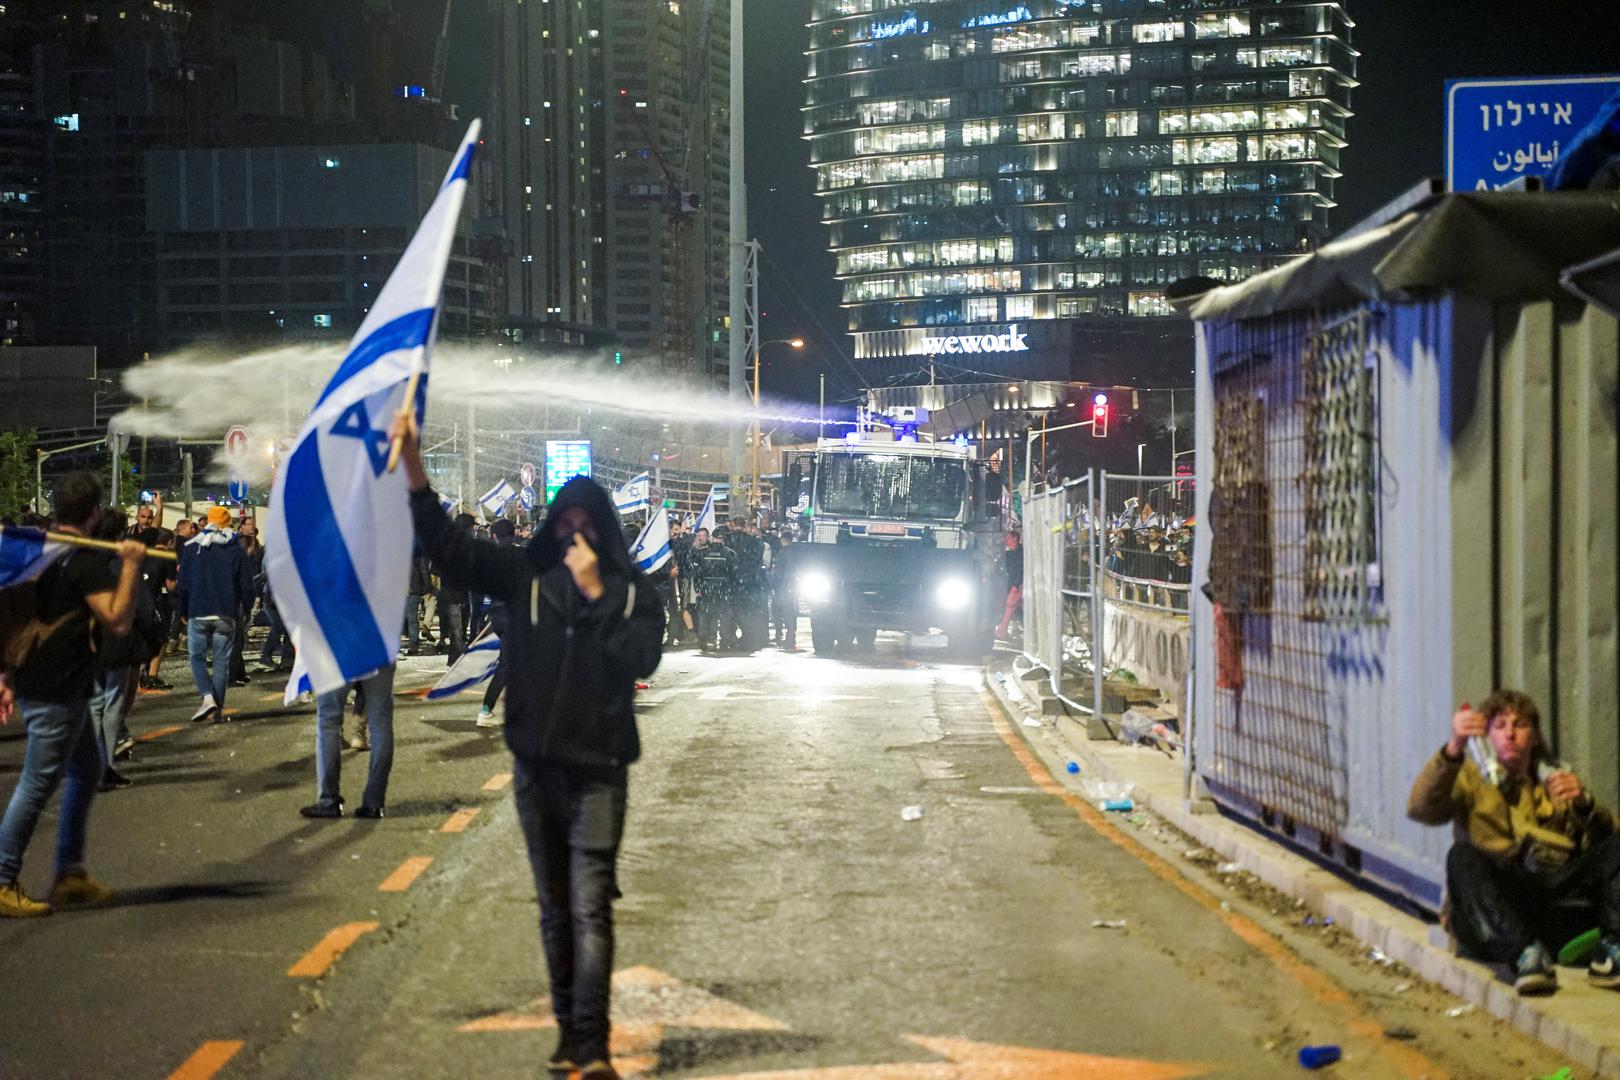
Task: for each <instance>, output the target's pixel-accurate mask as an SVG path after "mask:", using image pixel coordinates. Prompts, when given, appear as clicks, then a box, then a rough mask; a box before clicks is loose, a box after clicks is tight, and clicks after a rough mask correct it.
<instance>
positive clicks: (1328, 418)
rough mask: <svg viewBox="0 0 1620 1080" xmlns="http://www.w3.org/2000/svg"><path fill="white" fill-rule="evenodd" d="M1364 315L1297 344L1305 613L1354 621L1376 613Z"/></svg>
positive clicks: (1374, 468) (1369, 362) (1371, 377)
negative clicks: (1300, 352)
mask: <svg viewBox="0 0 1620 1080" xmlns="http://www.w3.org/2000/svg"><path fill="white" fill-rule="evenodd" d="M1369 317H1370V316H1369V315H1368V314H1367V313H1366V312H1357V313H1356V314H1355V315H1353V316H1351V317H1349V318H1347V319H1343V320H1341V321H1339V322H1337V323H1335V324H1333V325H1331V326H1329V327H1327V328H1326V329H1324V330H1322V331H1321V332H1320V333H1317V334H1313V335H1312V336H1311V337H1310V338H1309V339H1308V340H1307V341H1306V344H1305V355H1304V361H1305V394H1304V398H1303V400H1302V401H1301V402H1300V404H1301V407H1302V408H1303V409H1304V411H1305V424H1304V438H1305V446H1304V463H1303V464H1304V470H1303V472H1302V475H1301V477H1300V479H1301V481H1302V482H1303V483H1302V484H1301V486H1302V488H1303V489H1304V495H1305V616H1306V617H1307V618H1312V619H1325V620H1329V621H1337V622H1344V621H1350V622H1362V621H1369V620H1372V619H1376V618H1377V617H1379V615H1380V613H1381V600H1382V573H1381V571H1380V567H1379V556H1378V532H1379V530H1378V467H1379V461H1380V460H1381V455H1380V452H1379V440H1378V409H1377V396H1376V395H1377V386H1378V369H1377V352H1376V350H1373V349H1371V348H1369V347H1368V342H1367V320H1368V319H1369Z"/></svg>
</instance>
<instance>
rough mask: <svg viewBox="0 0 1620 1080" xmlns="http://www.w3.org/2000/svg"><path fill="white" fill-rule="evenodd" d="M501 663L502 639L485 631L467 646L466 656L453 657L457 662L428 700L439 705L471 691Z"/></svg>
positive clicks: (492, 673)
mask: <svg viewBox="0 0 1620 1080" xmlns="http://www.w3.org/2000/svg"><path fill="white" fill-rule="evenodd" d="M500 660H501V639H500V638H499V637H498V636H497V635H496V633H495V631H494V630H485V631H484V632H483V633H482V634H480V635H478V637H477V639H476V640H474V641H473V643H472V644H471V645H469V646H467V651H466V652H464V653H462V654H461V655H460V656H458V657H456V662H455V663H453V664H451V665H450V670H449V671H446V672H445V673H444V678H442V679H440V680H439V681H438V683H437V684H436V685H435V686H434V687H433V689H431V690H429V691H428V692H427V699H428V700H429V701H442V700H443V699H445V698H447V697H454V696H455V695H456V694H459V693H461V692H462V691H463V690H471V689H472V688H473V687H475V686H477V685H478V684H479V683H481V682H485V681H487V680H488V679H489V677H490V676H492V675H494V674H495V669H496V668H497V667H499V666H500Z"/></svg>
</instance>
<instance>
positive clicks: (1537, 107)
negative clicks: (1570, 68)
mask: <svg viewBox="0 0 1620 1080" xmlns="http://www.w3.org/2000/svg"><path fill="white" fill-rule="evenodd" d="M1617 87H1620V75H1584V76H1575V77H1571V78H1546V79H1535V78H1531V79H1451V80H1449V81H1448V82H1447V83H1446V185H1447V186H1448V187H1449V188H1450V189H1451V190H1452V191H1495V190H1497V189H1498V188H1502V187H1506V186H1507V185H1508V184H1510V183H1512V182H1513V181H1515V180H1517V179H1519V178H1520V177H1525V176H1537V177H1539V176H1545V175H1547V173H1549V172H1550V171H1552V167H1553V165H1554V164H1555V163H1556V162H1557V161H1558V158H1559V155H1560V154H1562V153H1563V152H1564V151H1565V150H1567V149H1569V143H1570V139H1571V137H1572V136H1574V135H1575V133H1576V132H1578V131H1580V130H1581V128H1583V127H1585V126H1586V124H1587V123H1588V122H1589V121H1590V120H1591V119H1592V118H1593V117H1594V116H1596V115H1597V111H1598V108H1599V107H1600V106H1601V105H1602V104H1603V102H1604V101H1606V100H1607V99H1608V97H1609V95H1610V94H1612V93H1614V91H1615V89H1616V88H1617Z"/></svg>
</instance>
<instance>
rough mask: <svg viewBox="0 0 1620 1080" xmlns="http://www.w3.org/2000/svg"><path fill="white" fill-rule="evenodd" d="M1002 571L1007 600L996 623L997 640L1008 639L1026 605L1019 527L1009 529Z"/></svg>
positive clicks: (1022, 550) (1022, 549)
mask: <svg viewBox="0 0 1620 1080" xmlns="http://www.w3.org/2000/svg"><path fill="white" fill-rule="evenodd" d="M1001 573H1002V576H1004V577H1005V578H1006V579H1007V602H1006V604H1005V605H1004V606H1003V607H1002V611H1001V621H1000V622H999V623H997V624H996V640H997V641H1006V640H1007V634H1008V633H1009V631H1010V629H1011V626H1012V621H1013V616H1015V615H1017V614H1018V612H1019V611H1020V610H1021V609H1022V608H1023V606H1024V538H1023V536H1022V535H1020V534H1019V532H1018V530H1017V529H1008V530H1007V540H1006V550H1005V551H1003V552H1002V554H1001Z"/></svg>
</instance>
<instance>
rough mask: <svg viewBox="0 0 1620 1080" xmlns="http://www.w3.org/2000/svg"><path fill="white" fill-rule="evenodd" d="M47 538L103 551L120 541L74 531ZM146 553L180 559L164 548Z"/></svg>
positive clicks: (150, 555) (152, 557)
mask: <svg viewBox="0 0 1620 1080" xmlns="http://www.w3.org/2000/svg"><path fill="white" fill-rule="evenodd" d="M3 531H4V530H3V529H0V532H3ZM45 539H47V540H55V541H57V542H59V543H63V544H72V545H73V546H74V547H82V548H96V549H98V550H101V551H117V550H118V542H117V541H115V540H92V539H90V538H89V537H88V536H77V535H75V534H74V533H63V532H47V533H46V534H45ZM146 555H147V558H151V559H168V560H169V561H170V562H178V561H179V559H180V556H179V555H176V554H175V553H174V552H172V551H164V550H163V549H162V548H147V549H146Z"/></svg>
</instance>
